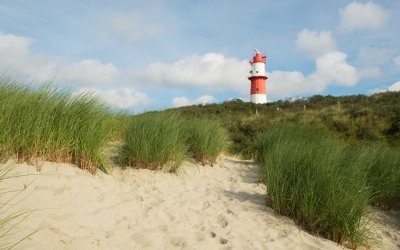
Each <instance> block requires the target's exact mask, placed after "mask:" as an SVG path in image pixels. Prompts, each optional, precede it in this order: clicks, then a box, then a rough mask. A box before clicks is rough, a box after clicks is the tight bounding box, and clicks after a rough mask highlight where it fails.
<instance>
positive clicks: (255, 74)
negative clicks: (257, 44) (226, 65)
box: [249, 49, 268, 104]
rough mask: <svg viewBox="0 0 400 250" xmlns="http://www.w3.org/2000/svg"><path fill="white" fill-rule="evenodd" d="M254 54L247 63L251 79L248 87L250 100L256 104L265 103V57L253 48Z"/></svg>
mask: <svg viewBox="0 0 400 250" xmlns="http://www.w3.org/2000/svg"><path fill="white" fill-rule="evenodd" d="M254 50H255V51H256V55H255V56H253V60H251V61H250V62H249V63H250V65H251V70H250V76H249V80H250V81H251V87H250V101H251V102H252V103H256V104H262V103H267V94H266V91H265V82H266V80H267V79H268V77H267V76H266V74H265V64H266V61H267V57H266V56H264V55H262V54H261V53H260V51H258V50H257V49H254Z"/></svg>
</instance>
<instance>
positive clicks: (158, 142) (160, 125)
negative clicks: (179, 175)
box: [121, 112, 187, 172]
mask: <svg viewBox="0 0 400 250" xmlns="http://www.w3.org/2000/svg"><path fill="white" fill-rule="evenodd" d="M183 122H184V120H183V119H182V117H180V116H178V115H176V114H167V113H164V112H155V113H145V114H142V115H138V116H135V117H134V118H133V120H132V122H131V125H130V127H129V128H128V130H127V131H126V135H125V140H124V146H123V149H122V152H121V160H122V162H123V163H124V164H126V165H130V166H136V167H144V168H150V169H161V168H167V169H168V170H170V171H171V172H175V171H176V170H177V169H178V168H179V166H180V165H181V163H182V162H183V160H185V159H186V158H187V145H186V138H185V135H184V133H183V130H182V125H183Z"/></svg>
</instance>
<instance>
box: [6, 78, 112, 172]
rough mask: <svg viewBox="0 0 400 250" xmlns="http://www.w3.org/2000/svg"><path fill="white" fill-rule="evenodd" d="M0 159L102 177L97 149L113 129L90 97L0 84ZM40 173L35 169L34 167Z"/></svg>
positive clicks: (104, 109)
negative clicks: (70, 167)
mask: <svg viewBox="0 0 400 250" xmlns="http://www.w3.org/2000/svg"><path fill="white" fill-rule="evenodd" d="M0 114H1V116H0V158H1V159H3V161H4V160H7V159H8V158H9V157H11V156H12V155H15V156H16V159H17V161H18V162H24V161H27V162H29V163H30V164H34V163H35V162H37V161H38V160H49V161H54V162H71V163H74V164H77V165H78V166H79V167H80V168H82V169H87V170H88V171H90V172H91V173H96V171H97V169H98V168H100V169H101V170H103V171H106V167H105V165H104V162H103V156H102V154H101V149H102V147H103V146H104V144H105V143H106V142H107V140H108V138H109V135H110V132H111V128H112V127H111V125H112V120H113V118H112V114H111V112H110V110H109V108H108V107H106V106H105V105H104V104H102V103H101V102H100V101H99V100H98V98H96V97H93V96H91V95H72V94H71V93H70V92H69V91H63V90H55V89H52V88H50V87H46V86H45V87H34V86H29V85H22V84H20V83H18V82H15V81H12V80H10V79H7V78H1V79H0ZM39 167H40V166H39Z"/></svg>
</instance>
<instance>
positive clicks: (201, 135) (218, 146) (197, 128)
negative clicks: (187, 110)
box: [184, 118, 229, 165]
mask: <svg viewBox="0 0 400 250" xmlns="http://www.w3.org/2000/svg"><path fill="white" fill-rule="evenodd" d="M184 130H185V132H186V134H187V145H188V147H189V153H190V154H191V156H192V157H193V158H194V159H195V160H196V161H197V162H200V163H201V164H203V165H205V164H210V165H213V164H214V163H215V162H216V160H217V157H218V155H219V154H220V153H221V152H222V151H223V150H224V149H226V148H227V146H228V145H229V139H228V134H227V132H226V130H225V129H224V128H223V127H222V126H221V124H220V123H219V122H218V121H217V120H215V119H206V118H194V119H190V120H187V121H186V123H185V126H184Z"/></svg>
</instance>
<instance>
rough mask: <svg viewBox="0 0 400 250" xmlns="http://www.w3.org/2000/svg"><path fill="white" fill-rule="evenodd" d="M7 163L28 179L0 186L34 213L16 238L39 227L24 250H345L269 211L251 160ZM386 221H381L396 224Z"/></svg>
mask: <svg viewBox="0 0 400 250" xmlns="http://www.w3.org/2000/svg"><path fill="white" fill-rule="evenodd" d="M9 164H13V165H15V166H14V167H13V171H15V172H19V173H23V174H26V173H29V175H28V176H23V177H18V178H14V179H10V180H7V181H6V182H4V183H3V184H2V186H3V187H4V185H7V187H8V188H11V187H12V188H13V189H22V188H24V186H26V189H25V190H24V191H23V192H21V193H20V194H19V195H18V197H17V199H18V200H19V202H17V203H16V205H15V206H14V208H13V209H17V210H18V209H28V208H29V209H35V211H34V212H33V213H32V214H31V215H30V217H29V218H28V219H27V220H25V221H23V222H22V223H21V224H19V225H18V230H16V232H17V233H16V234H15V235H13V239H18V238H20V237H22V236H24V235H26V234H27V233H29V232H32V231H34V230H36V229H38V228H41V230H40V231H38V232H37V233H35V234H34V235H32V236H30V237H29V238H28V239H26V240H25V241H23V242H22V243H21V244H20V245H19V246H18V248H20V249H343V247H342V246H338V245H336V244H335V243H333V242H331V241H329V240H326V239H322V238H319V237H316V236H312V235H310V234H308V233H306V232H304V231H303V230H301V229H300V228H298V227H297V226H296V225H295V224H294V223H293V222H292V221H291V220H290V219H288V218H286V217H282V216H279V215H276V214H275V213H274V212H273V211H272V210H271V209H270V208H268V207H267V206H266V205H265V193H266V191H265V187H264V186H263V185H261V184H259V183H258V176H257V171H256V166H255V165H254V164H253V163H252V162H250V161H241V160H238V159H235V158H231V157H226V156H222V157H221V158H220V159H219V164H217V166H215V167H213V168H212V167H207V166H206V167H203V166H198V165H195V164H192V163H185V164H184V166H183V168H182V170H181V171H180V173H179V174H178V175H175V174H170V173H163V172H155V171H150V170H145V169H141V170H135V169H125V170H121V169H119V168H114V169H113V170H112V173H111V174H110V175H106V174H103V173H100V174H98V175H97V176H92V175H91V174H89V173H87V172H85V171H82V170H80V169H78V168H76V167H74V166H72V165H68V164H54V163H45V165H44V167H43V169H42V172H41V173H38V172H37V171H36V169H35V168H34V167H32V166H28V165H26V164H15V163H12V162H9ZM3 198H5V197H4V196H3ZM386 216H389V218H386V219H385V217H384V216H382V215H377V219H376V220H377V221H378V220H384V221H386V222H387V221H391V217H390V216H391V215H390V214H386ZM379 223H380V224H379V227H377V232H378V233H380V234H379V237H381V238H380V240H381V243H379V244H380V245H379V247H377V248H378V249H379V248H381V247H382V246H383V247H384V248H385V249H396V247H398V246H400V234H399V230H396V229H395V227H397V226H398V225H399V224H396V223H394V224H393V223H392V224H391V223H386V224H385V223H382V221H381V222H379ZM393 228H394V229H393ZM388 234H389V235H388ZM396 244H398V245H397V246H396Z"/></svg>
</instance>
